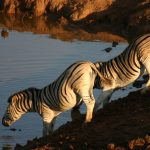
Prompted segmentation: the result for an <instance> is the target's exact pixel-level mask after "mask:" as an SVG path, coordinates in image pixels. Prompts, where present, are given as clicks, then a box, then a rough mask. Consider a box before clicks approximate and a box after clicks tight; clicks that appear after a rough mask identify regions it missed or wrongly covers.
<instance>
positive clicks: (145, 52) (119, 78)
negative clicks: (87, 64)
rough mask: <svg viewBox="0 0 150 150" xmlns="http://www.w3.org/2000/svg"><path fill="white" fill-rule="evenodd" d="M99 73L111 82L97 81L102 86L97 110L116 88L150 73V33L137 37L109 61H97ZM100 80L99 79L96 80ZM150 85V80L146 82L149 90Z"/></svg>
mask: <svg viewBox="0 0 150 150" xmlns="http://www.w3.org/2000/svg"><path fill="white" fill-rule="evenodd" d="M95 65H96V66H97V68H98V70H99V73H100V74H101V75H102V76H103V77H105V78H107V79H109V80H111V84H109V85H105V81H102V80H101V83H96V85H97V87H100V88H102V94H101V95H100V96H99V98H98V101H97V103H96V106H95V110H97V109H98V108H99V107H100V105H102V107H103V105H105V104H106V103H108V100H109V98H110V96H111V94H112V93H113V91H114V90H116V89H118V88H121V87H124V86H126V85H128V84H130V83H132V82H133V81H135V80H136V79H138V78H139V77H140V76H141V75H142V74H143V73H144V71H145V69H146V71H147V72H148V74H149V75H150V34H146V35H143V36H140V37H138V38H137V39H135V40H134V41H133V42H132V43H131V44H129V46H128V47H127V48H126V49H125V50H124V51H123V52H122V53H121V54H120V55H119V56H117V57H115V58H113V59H111V60H109V61H107V62H96V63H95ZM96 81H97V82H98V80H96ZM149 87H150V80H149V81H148V82H147V84H146V88H145V89H144V90H143V91H145V90H147V89H148V88H149Z"/></svg>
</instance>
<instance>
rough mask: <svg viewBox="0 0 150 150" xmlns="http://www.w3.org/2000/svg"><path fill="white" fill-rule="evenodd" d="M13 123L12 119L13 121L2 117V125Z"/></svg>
mask: <svg viewBox="0 0 150 150" xmlns="http://www.w3.org/2000/svg"><path fill="white" fill-rule="evenodd" d="M11 124H12V121H11V120H9V119H5V117H3V118H2V125H3V126H6V127H8V126H10V125H11Z"/></svg>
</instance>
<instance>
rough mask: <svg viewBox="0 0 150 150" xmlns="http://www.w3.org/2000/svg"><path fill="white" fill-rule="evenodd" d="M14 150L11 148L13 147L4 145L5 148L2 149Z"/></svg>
mask: <svg viewBox="0 0 150 150" xmlns="http://www.w3.org/2000/svg"><path fill="white" fill-rule="evenodd" d="M13 149H14V148H13V147H12V146H11V145H9V144H8V145H4V146H3V147H2V150H13Z"/></svg>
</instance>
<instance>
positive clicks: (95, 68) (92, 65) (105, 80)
mask: <svg viewBox="0 0 150 150" xmlns="http://www.w3.org/2000/svg"><path fill="white" fill-rule="evenodd" d="M91 67H92V69H93V70H94V71H95V72H96V73H97V75H98V76H99V77H100V80H101V81H102V82H103V83H104V84H105V85H107V86H109V85H112V84H113V81H112V80H111V79H108V78H106V77H104V76H103V75H102V74H101V73H100V71H99V70H98V68H99V67H100V65H99V64H98V63H96V64H91Z"/></svg>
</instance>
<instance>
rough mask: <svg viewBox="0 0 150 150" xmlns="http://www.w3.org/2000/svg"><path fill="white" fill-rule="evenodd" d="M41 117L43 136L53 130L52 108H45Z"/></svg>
mask: <svg viewBox="0 0 150 150" xmlns="http://www.w3.org/2000/svg"><path fill="white" fill-rule="evenodd" d="M42 118H43V136H46V135H49V134H50V133H52V130H53V124H54V121H55V119H54V118H55V115H54V112H53V111H52V110H50V109H49V110H47V109H46V110H45V111H44V113H43V114H42Z"/></svg>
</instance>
